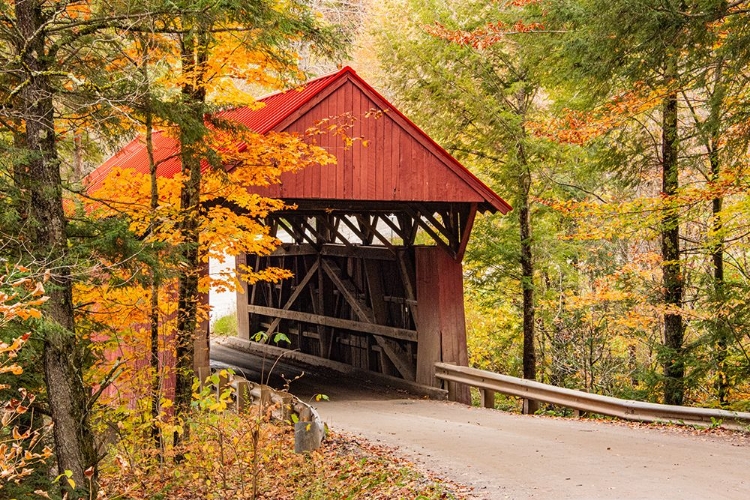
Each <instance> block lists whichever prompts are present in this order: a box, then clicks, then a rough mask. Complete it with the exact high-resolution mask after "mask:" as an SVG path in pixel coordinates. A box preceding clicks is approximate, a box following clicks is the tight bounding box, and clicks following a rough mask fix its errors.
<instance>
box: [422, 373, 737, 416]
mask: <svg viewBox="0 0 750 500" xmlns="http://www.w3.org/2000/svg"><path fill="white" fill-rule="evenodd" d="M435 376H436V377H437V378H438V379H440V380H444V381H445V382H446V383H447V384H448V394H449V398H450V395H451V394H453V393H454V392H455V384H465V385H468V386H470V387H476V388H478V389H479V390H480V394H481V395H482V404H483V406H486V407H492V406H494V396H495V392H500V393H502V394H507V395H509V396H518V397H520V398H524V399H530V400H536V401H542V402H545V403H550V404H555V405H559V406H564V407H566V408H572V409H575V410H579V411H586V412H591V413H598V414H601V415H607V416H611V417H617V418H622V419H625V420H634V421H641V422H672V423H681V424H688V425H701V426H708V427H712V426H720V427H724V428H727V429H735V430H748V429H750V413H748V412H735V411H728V410H719V409H711V408H691V407H686V406H673V405H661V404H656V403H645V402H642V401H630V400H624V399H617V398H613V397H609V396H601V395H599V394H590V393H588V392H583V391H576V390H573V389H566V388H563V387H556V386H554V385H548V384H542V383H540V382H535V381H532V380H525V379H521V378H516V377H511V376H508V375H500V374H498V373H493V372H488V371H484V370H477V369H476V368H468V367H465V366H456V365H451V364H447V363H435Z"/></svg>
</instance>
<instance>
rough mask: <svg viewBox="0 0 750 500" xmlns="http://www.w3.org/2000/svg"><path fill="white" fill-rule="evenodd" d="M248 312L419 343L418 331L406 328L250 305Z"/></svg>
mask: <svg viewBox="0 0 750 500" xmlns="http://www.w3.org/2000/svg"><path fill="white" fill-rule="evenodd" d="M247 312H248V313H250V314H259V315H261V316H268V317H269V318H274V317H280V318H282V319H289V320H292V321H301V322H303V323H311V324H313V325H321V326H330V327H333V328H342V329H345V330H352V331H355V332H362V333H370V334H373V335H382V336H384V337H389V338H393V339H398V340H407V341H409V342H416V341H417V332H416V330H407V329H405V328H396V327H392V326H384V325H376V324H373V323H363V322H361V321H354V320H350V319H341V318H334V317H331V316H323V315H321V314H312V313H305V312H299V311H288V310H284V309H277V308H275V307H265V306H255V305H252V304H248V306H247Z"/></svg>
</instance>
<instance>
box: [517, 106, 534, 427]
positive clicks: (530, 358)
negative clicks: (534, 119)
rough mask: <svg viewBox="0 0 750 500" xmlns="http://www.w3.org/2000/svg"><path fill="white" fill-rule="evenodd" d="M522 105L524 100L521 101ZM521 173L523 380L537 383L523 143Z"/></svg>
mask: <svg viewBox="0 0 750 500" xmlns="http://www.w3.org/2000/svg"><path fill="white" fill-rule="evenodd" d="M521 102H522V101H521ZM518 159H519V162H520V166H521V172H520V173H519V175H518V219H519V228H520V236H521V260H520V263H521V287H522V291H523V378H525V379H529V380H536V347H535V334H534V313H535V309H534V261H533V248H532V243H531V206H530V199H529V194H530V192H531V172H529V170H528V165H527V163H526V152H525V151H524V148H523V144H519V146H518ZM538 409H539V402H538V401H533V400H530V399H528V400H525V401H524V413H532V414H533V413H536V411H537V410H538Z"/></svg>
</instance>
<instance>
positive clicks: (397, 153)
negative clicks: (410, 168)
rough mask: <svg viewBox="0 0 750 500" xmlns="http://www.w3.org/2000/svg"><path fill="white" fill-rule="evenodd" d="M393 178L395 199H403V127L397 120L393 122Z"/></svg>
mask: <svg viewBox="0 0 750 500" xmlns="http://www.w3.org/2000/svg"><path fill="white" fill-rule="evenodd" d="M391 148H393V149H392V150H391V176H392V182H393V192H394V195H395V196H394V199H396V200H401V199H403V197H402V193H401V191H402V190H401V174H402V172H403V171H404V162H403V152H402V149H403V144H401V127H400V126H399V125H398V123H397V122H396V121H395V120H391Z"/></svg>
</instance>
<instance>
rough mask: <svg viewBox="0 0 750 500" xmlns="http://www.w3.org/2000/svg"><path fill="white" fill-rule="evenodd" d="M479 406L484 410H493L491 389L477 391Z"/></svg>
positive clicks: (493, 397)
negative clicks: (479, 400)
mask: <svg viewBox="0 0 750 500" xmlns="http://www.w3.org/2000/svg"><path fill="white" fill-rule="evenodd" d="M479 397H480V399H481V405H482V407H484V408H495V391H493V390H492V389H479Z"/></svg>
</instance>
